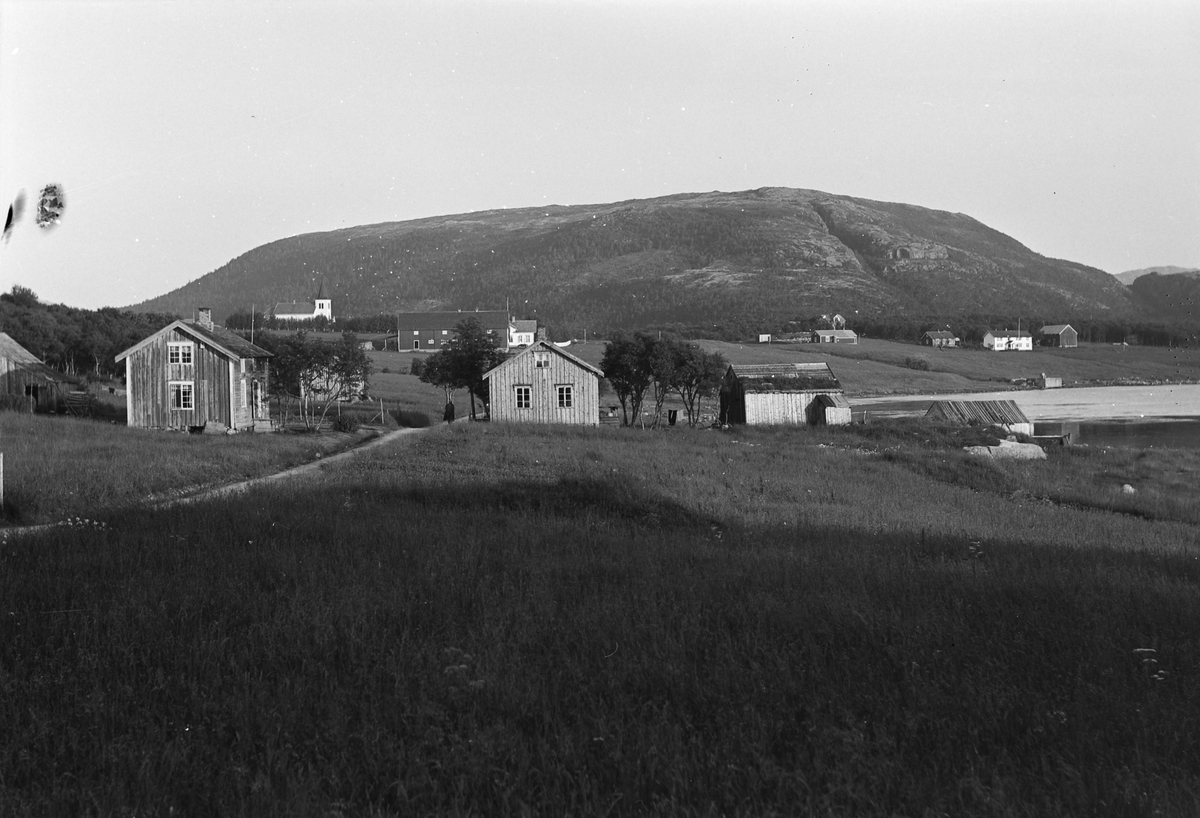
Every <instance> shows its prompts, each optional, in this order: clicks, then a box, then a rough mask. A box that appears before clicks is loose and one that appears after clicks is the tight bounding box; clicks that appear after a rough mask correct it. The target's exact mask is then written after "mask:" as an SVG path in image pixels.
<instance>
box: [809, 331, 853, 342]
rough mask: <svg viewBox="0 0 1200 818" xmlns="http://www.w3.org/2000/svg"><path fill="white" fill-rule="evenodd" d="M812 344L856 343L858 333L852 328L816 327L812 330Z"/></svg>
mask: <svg viewBox="0 0 1200 818" xmlns="http://www.w3.org/2000/svg"><path fill="white" fill-rule="evenodd" d="M812 342H813V343H814V344H857V343H858V335H857V334H856V333H855V332H854V330H852V329H817V330H813V333H812Z"/></svg>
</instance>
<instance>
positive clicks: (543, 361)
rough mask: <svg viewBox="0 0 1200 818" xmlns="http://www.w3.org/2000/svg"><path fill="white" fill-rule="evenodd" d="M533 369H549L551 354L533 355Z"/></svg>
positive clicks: (538, 353) (539, 353)
mask: <svg viewBox="0 0 1200 818" xmlns="http://www.w3.org/2000/svg"><path fill="white" fill-rule="evenodd" d="M533 368H534V369H549V368H550V353H549V352H543V351H538V352H535V353H533Z"/></svg>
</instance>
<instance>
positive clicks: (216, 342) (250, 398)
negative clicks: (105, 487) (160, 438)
mask: <svg viewBox="0 0 1200 818" xmlns="http://www.w3.org/2000/svg"><path fill="white" fill-rule="evenodd" d="M270 359H271V353H270V352H267V351H266V350H265V349H263V348H262V347H259V346H255V345H254V344H252V343H250V342H249V341H247V340H246V339H245V338H242V337H241V336H240V335H237V334H235V333H233V332H230V331H229V330H227V329H225V328H224V327H218V326H215V325H214V324H213V322H212V312H211V310H209V309H207V308H201V309H200V311H199V318H197V319H196V320H195V321H182V320H181V321H173V322H171V323H170V324H168V325H167V326H165V327H163V328H162V329H160V330H159V331H158V332H156V333H154V334H153V335H151V336H150V337H149V338H146V339H145V340H144V341H142V342H141V343H138V344H135V345H134V346H131V347H130V348H129V349H127V350H125V351H124V352H122V353H120V354H119V355H117V358H116V360H117V362H118V363H120V362H121V361H124V362H125V390H126V391H125V400H126V417H127V418H128V423H129V425H130V426H133V427H137V428H146V429H205V428H207V429H208V430H210V431H212V430H217V431H270V430H271V418H270V407H269V402H268V399H267V395H268V391H269V380H268V378H269V376H270Z"/></svg>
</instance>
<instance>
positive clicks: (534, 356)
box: [483, 341, 604, 426]
mask: <svg viewBox="0 0 1200 818" xmlns="http://www.w3.org/2000/svg"><path fill="white" fill-rule="evenodd" d="M483 377H484V380H486V381H487V383H488V405H489V415H490V417H491V419H492V420H493V421H500V422H509V423H569V424H576V425H581V426H598V425H599V424H600V379H601V378H603V377H604V373H603V372H601V371H600V370H599V369H597V368H596V367H594V366H592V365H591V364H589V363H588V362H587V361H582V360H580V359H579V358H576V357H575V356H574V355H572V354H571V353H569V352H567V351H566V350H564V349H561V348H559V347H557V346H555V345H554V344H551V343H549V342H547V341H534V342H533V343H532V344H530V345H529V346H528V347H526V348H525V349H524V350H522V351H521V352H519V353H517V354H516V355H514V356H513V357H511V358H509V359H508V360H506V361H504V362H502V363H500V364H499V365H497V366H495V367H493V368H492V369H490V370H488V372H486V373H485V374H484V376H483Z"/></svg>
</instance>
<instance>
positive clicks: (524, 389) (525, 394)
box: [516, 386, 533, 409]
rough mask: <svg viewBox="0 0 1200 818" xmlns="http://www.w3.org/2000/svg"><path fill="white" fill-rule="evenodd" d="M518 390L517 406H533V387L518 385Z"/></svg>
mask: <svg viewBox="0 0 1200 818" xmlns="http://www.w3.org/2000/svg"><path fill="white" fill-rule="evenodd" d="M516 391H517V408H518V409H528V408H530V407H531V406H533V387H532V386H518V387H516Z"/></svg>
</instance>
